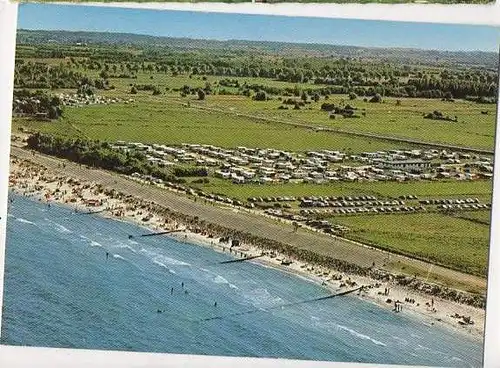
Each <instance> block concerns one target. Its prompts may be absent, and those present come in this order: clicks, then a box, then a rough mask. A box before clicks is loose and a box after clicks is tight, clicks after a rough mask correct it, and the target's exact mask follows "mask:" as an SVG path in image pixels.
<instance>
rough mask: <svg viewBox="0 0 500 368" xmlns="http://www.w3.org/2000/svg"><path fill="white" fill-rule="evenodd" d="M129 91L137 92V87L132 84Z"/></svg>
mask: <svg viewBox="0 0 500 368" xmlns="http://www.w3.org/2000/svg"><path fill="white" fill-rule="evenodd" d="M130 93H131V94H133V95H135V94H137V88H135V86H132V88H131V89H130Z"/></svg>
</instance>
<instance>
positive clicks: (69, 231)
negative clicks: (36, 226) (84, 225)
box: [53, 222, 72, 234]
mask: <svg viewBox="0 0 500 368" xmlns="http://www.w3.org/2000/svg"><path fill="white" fill-rule="evenodd" d="M53 224H54V225H55V227H56V230H57V231H59V232H61V233H65V234H69V233H71V232H72V231H71V230H70V229H68V228H67V227H64V226H63V225H61V224H58V223H57V222H53Z"/></svg>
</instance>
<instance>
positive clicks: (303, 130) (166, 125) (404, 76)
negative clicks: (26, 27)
mask: <svg viewBox="0 0 500 368" xmlns="http://www.w3.org/2000/svg"><path fill="white" fill-rule="evenodd" d="M93 37H95V35H94V36H93ZM51 47H53V46H46V49H45V51H46V52H45V54H46V55H44V57H43V58H36V57H34V56H33V54H34V50H40V49H42V50H44V46H43V45H42V46H40V44H36V45H29V44H23V45H20V46H19V47H18V55H17V60H18V62H17V66H16V86H15V87H16V90H21V89H29V90H31V91H35V90H42V91H44V93H47V94H50V95H53V96H63V95H73V94H75V93H76V92H77V90H78V91H79V93H83V94H81V95H80V97H79V98H81V101H84V102H82V103H80V102H76V103H74V104H73V103H71V104H68V105H65V106H62V115H61V116H60V117H59V118H58V119H53V120H47V119H42V120H40V119H35V118H34V117H33V116H28V117H26V116H25V115H26V114H25V115H22V114H19V115H18V116H15V117H14V119H13V132H14V133H19V132H20V131H23V132H41V133H46V134H50V135H53V136H58V137H63V138H64V139H73V138H80V139H83V140H89V141H90V140H99V141H106V142H108V143H109V144H111V145H113V144H115V143H116V142H117V141H123V142H125V143H122V147H121V149H123V148H124V147H125V150H124V151H123V152H127V150H128V151H130V150H132V148H130V147H132V146H133V145H132V146H130V145H129V144H130V143H131V142H136V143H142V144H144V145H148V148H147V149H148V151H147V152H151V151H154V149H153V148H152V147H153V145H166V146H169V147H168V148H170V149H173V150H176V149H178V150H180V149H181V148H182V147H184V148H185V149H186V146H185V144H191V145H198V146H199V145H207V146H212V145H213V146H217V147H216V148H213V152H215V151H217V152H222V151H224V150H233V151H234V150H236V149H237V148H238V147H240V148H241V147H242V146H243V148H245V149H246V148H248V149H250V150H251V149H254V150H255V149H267V150H271V151H273V152H274V153H276V151H279V150H283V151H287V152H289V153H290V155H292V154H293V155H294V159H293V160H295V161H294V164H296V165H297V167H298V166H300V165H302V166H304V167H307V165H308V164H306V161H308V160H309V161H310V162H313V161H314V160H312V159H308V158H307V157H309V156H308V155H309V154H311V151H322V152H323V151H327V150H330V151H338V152H340V153H339V155H341V156H342V162H341V164H335V165H334V164H331V163H328V165H325V166H324V167H323V168H321V170H318V172H314V173H315V174H318V175H319V174H321V175H323V173H324V172H327V171H328V170H330V171H336V170H337V171H340V170H350V169H345V168H342V166H345V165H354V166H353V167H354V169H353V170H358V169H359V168H360V167H361V166H363V165H361V164H360V161H359V162H357V161H356V157H357V155H359V154H362V153H367V152H368V153H369V154H375V153H377V152H378V153H377V154H378V155H380V156H381V157H382V156H383V157H386V156H387V155H389V154H388V153H387V152H389V151H395V152H396V151H398V152H399V151H401V152H411V150H413V151H418V155H419V156H418V157H421V156H422V157H423V156H424V153H425V151H424V150H431V149H435V151H436V152H435V155H436V156H435V158H433V159H432V160H431V159H429V161H428V163H429V164H428V165H427V164H426V165H427V166H426V167H428V168H427V169H426V170H427V171H428V172H427V173H428V175H431V176H432V179H425V180H422V178H421V177H419V178H415V176H418V175H417V174H416V173H415V172H412V170H411V169H407V170H406V171H405V170H403V171H404V172H403V173H402V174H398V175H400V176H401V175H402V176H403V177H404V178H403V179H401V180H400V179H395V177H393V176H391V175H396V174H395V173H389V171H390V170H389V169H388V168H387V167H384V168H383V169H378V170H379V171H380V170H382V171H384V170H385V174H387V175H389V176H388V179H387V180H386V179H384V180H382V179H381V180H378V179H374V178H375V175H374V174H373V175H372V173H370V174H369V175H368V174H366V175H368V176H366V175H365V174H359V177H358V176H357V177H356V178H355V179H352V180H347V179H345V178H344V177H343V176H342V175H343V174H342V175H341V174H340V173H338V175H337V174H335V175H337V177H336V179H337V181H335V182H334V181H326V180H324V177H326V176H321V179H318V180H316V181H314V180H312V179H311V180H302V179H300V180H296V181H293V180H292V181H290V180H288V179H286V180H282V181H279V180H277V179H276V180H275V178H271V177H269V178H267V177H266V178H265V179H266V180H267V179H269V182H270V183H269V184H263V183H262V182H257V181H253V182H250V181H245V180H242V181H241V183H240V184H235V182H234V180H233V181H231V180H227V179H222V178H221V177H218V176H217V175H216V173H217V171H219V170H216V169H215V168H214V169H212V168H210V169H208V170H207V171H206V172H207V174H206V176H203V177H199V176H195V175H193V176H191V177H179V178H177V179H179V182H181V181H182V182H183V185H184V186H185V187H186V188H185V189H186V192H188V193H190V190H195V191H198V194H199V195H201V194H200V193H203V196H205V197H206V198H211V197H208V195H211V196H214V195H217V196H224V197H227V198H228V199H230V200H237V201H239V202H241V203H242V205H248V204H249V203H248V202H249V198H251V197H266V198H267V197H274V198H276V197H283V196H290V197H297V198H298V197H311V196H313V197H314V196H318V197H321V196H330V197H331V196H358V197H359V196H375V197H377V199H380V200H381V201H385V200H392V199H394V198H398V197H401V196H409V195H411V196H416V197H418V199H461V198H474V199H477V200H478V201H480V202H481V203H484V204H489V203H491V193H492V182H491V172H490V171H491V170H490V169H488V168H489V167H490V165H491V164H492V163H491V161H492V155H491V154H490V153H488V152H492V150H493V144H494V131H495V110H496V103H495V98H494V95H495V93H496V88H497V87H496V84H495V83H496V82H495V81H496V79H497V75H496V73H495V72H492V71H491V68H487V67H484V65H483V64H482V63H480V64H478V65H474V66H464V65H462V64H459V63H457V65H455V64H454V63H453V62H443V64H435V63H431V62H430V61H429V62H428V63H427V64H426V63H425V62H423V61H422V62H419V63H417V62H415V64H404V63H402V62H401V61H392V62H388V63H382V62H381V61H380V60H374V58H373V57H371V58H370V59H369V60H363V59H362V58H360V60H350V61H349V60H347V59H344V58H328V57H323V56H321V57H316V56H304V55H303V54H302V53H300V54H292V55H283V54H281V53H278V52H276V53H273V52H271V51H262V50H260V51H258V52H257V51H255V52H253V51H248V50H246V49H242V50H239V51H238V52H236V51H234V50H233V49H231V50H232V51H228V52H220V51H219V50H216V49H213V50H212V49H210V50H204V49H203V48H201V46H200V49H197V50H196V52H194V51H192V50H189V51H186V50H176V51H172V49H169V50H168V52H167V51H165V54H162V52H163V51H162V49H157V50H154V49H153V50H151V48H147V49H144V50H143V49H141V46H138V45H137V46H130V47H123V49H120V48H115V49H112V48H106V47H104V46H102V45H99V46H98V45H95V46H92V47H89V46H88V45H87V46H81V47H78V46H75V45H73V44H72V45H64V44H62V46H61V45H59V46H58V47H57V48H56V49H51ZM90 49H93V51H92V52H91V53H89V50H90ZM374 52H375V51H374ZM50 54H53V57H49V56H50ZM65 54H67V55H65ZM75 55H77V56H75ZM95 55H98V56H95ZM99 55H100V56H99ZM422 57H424V56H422ZM426 57H427V56H426ZM129 59H130V60H129ZM426 60H427V59H426ZM37 62H38V63H40V64H42V65H43V66H40V65H38V66H36V68H39V69H38V70H39V73H40V74H41V75H43V76H38V75H36V73H33V72H32V69H33V65H34V64H35V63H37ZM293 65H297V67H296V68H295V69H294V68H293V67H292V66H293ZM62 76H63V77H62ZM77 80H79V82H78V83H76V85H74V84H75V81H77ZM353 81H355V83H353ZM82 86H85V88H83V87H82ZM87 87H88V88H87ZM82 90H83V91H84V92H82ZM87 91H90V92H88V93H89V94H93V95H94V94H95V95H99V96H103V97H107V98H109V99H119V102H116V103H113V104H105V103H102V104H88V103H87V104H86V103H85V99H86V98H87V97H88V95H87ZM23 111H31V110H23ZM436 112H437V113H436ZM21 115H22V117H21ZM426 116H427V117H426ZM429 116H430V117H429ZM326 128H328V129H332V130H333V131H328V130H326ZM335 130H337V131H335ZM370 135H372V136H370ZM373 135H376V137H375V136H373ZM416 141H418V142H420V143H421V144H419V143H418V142H416ZM424 143H425V144H424ZM183 144H184V146H182V145H183ZM439 144H449V145H453V146H456V148H454V149H453V151H450V150H447V151H446V152H443V147H442V146H439ZM127 147H128V148H127ZM133 147H135V146H133ZM53 148H54V147H51V149H53ZM106 149H111V148H108V147H107V146H106ZM475 150H476V151H475ZM233 151H232V152H231V154H233V153H234V154H236V153H235V151H234V152H233ZM255 151H258V150H255ZM381 151H384V153H380V152H381ZM120 152H122V151H120ZM213 152H212V153H213ZM465 152H474V154H473V155H472V156H470V155H468V154H467V155H466V154H465ZM479 152H480V153H479ZM157 153H158V152H157ZM160 153H161V152H160ZM163 153H164V152H163ZM240 153H241V152H240ZM240 153H238V155H239V154H240ZM312 153H314V154H318V155H323V153H320V152H312ZM120 154H122V153H120ZM127 154H128V153H123V157H128V156H126V155H127ZM276 154H277V155H278V156H279V155H280V154H281V153H276ZM287 154H288V153H287ZM165 155H166V154H165ZM227 155H229V153H227ZM252 155H253V158H256V157H257V156H258V155H259V153H258V152H254V153H252ZM400 155H401V154H400ZM404 155H407V153H404ZM404 155H403V156H404ZM461 155H462V156H463V157H469V158H466V159H463V158H460V159H459V156H460V157H462V156H461ZM139 156H140V155H139ZM139 156H138V157H139ZM264 156H265V155H264V154H263V156H262V157H260V158H259V157H257V158H259V159H262V160H265V159H268V157H264ZM306 156H307V157H306ZM120 157H122V156H120ZM140 157H142V156H140ZM179 157H180V156H179V155H178V156H175V155H173V156H169V157H168V159H169V160H170V161H171V162H170V163H171V164H173V165H174V166H175V167H177V168H179V167H180V168H182V169H183V170H185V171H186V172H189V170H193V167H196V166H195V164H191V163H190V164H186V163H184V162H180V161H178V158H179ZM241 157H243V156H241ZM241 157H240V156H238V158H241ZM287 157H288V156H287ZM290 157H291V156H290ZM339 157H340V156H339ZM196 158H197V159H201V158H203V159H204V157H201V156H200V157H198V156H197V157H196ZM232 158H234V157H232ZM123 159H124V160H125V158H123ZM148 159H150V160H153V157H149V158H148ZM154 159H155V160H159V159H158V158H157V157H156V158H154ZM287 159H288V158H287ZM405 159H406V158H405ZM446 159H447V160H448V161H451V162H452V163H451V164H450V163H449V162H447V161H446V162H445V160H446ZM144 160H146V159H145V158H144ZM279 160H282V161H283V162H281V163H282V164H283V163H284V160H285V159H284V158H283V156H281V158H279V159H277V161H279ZM293 160H292V159H290V162H292V161H293ZM318 160H319V159H318ZM384 160H385V158H384ZM401 160H403V159H401ZM419 160H420V158H419ZM198 161H199V160H198ZM201 161H203V160H201ZM379 161H380V162H381V163H380V164H381V165H382V161H383V160H382V159H380V160H379ZM155 162H156V161H155ZM203 162H204V161H203ZM384 162H385V161H384ZM223 164H225V165H226V166H230V164H229V163H228V162H224V163H220V165H219V166H220V167H222V166H223ZM271 164H274V163H271ZM141 165H142V164H141ZM148 165H149V166H148ZM153 165H154V164H152V163H151V162H149V163H147V164H146V163H144V165H142V166H141V168H143V169H144V173H143V174H147V173H148V172H150V171H151V168H150V166H153ZM197 165H198V166H199V165H202V164H197ZM311 165H312V166H314V163H311ZM311 165H309V166H311ZM439 165H441V166H439ZM233 166H234V165H233ZM364 166H371V169H370V168H369V169H367V170H368V171H370V170H372V169H373V168H375V171H376V170H377V169H376V167H378V166H377V165H376V164H375V163H374V162H373V161H370V160H368V159H367V160H366V165H364ZM138 167H139V166H138ZM249 167H250V166H249ZM249 167H246V169H249V170H250V169H252V170H254V171H258V170H259V169H258V168H257V167H259V166H258V165H256V166H255V167H252V168H249ZM318 167H319V166H318ZM218 168H219V167H218ZM351 168H352V167H351ZM438 168H439V169H440V170H438ZM484 168H486V169H484ZM148 170H149V171H148ZM158 170H159V171H161V172H163V173H168V174H169V175H172V172H173V171H170V170H171V169H169V168H168V167H167V168H161V169H158ZM158 170H157V172H158ZM228 170H230V169H228ZM294 170H295V169H291V170H290V174H292V173H293V172H294ZM484 170H486V171H488V170H490V171H488V172H484ZM180 171H182V170H180ZM295 171H297V170H295ZM306 171H307V170H306ZM393 171H394V170H393ZM396 171H397V170H396ZM417 171H418V170H417ZM443 171H444V172H449V173H451V174H450V175H448V176H446V177H439V175H443V174H442V172H443ZM312 172H313V171H312V169H311V171H310V172H309V171H307V172H306V174H311V173H312ZM219 174H220V172H219ZM274 174H276V175H278V174H279V173H273V174H270V175H271V176H272V175H274ZM281 174H282V173H281ZM420 174H423V173H419V175H420ZM325 175H326V174H325ZM335 175H333V176H335ZM363 175H365V176H363ZM411 175H413V176H411ZM411 177H412V178H414V180H413V179H411V180H410V178H411ZM458 177H460V179H458ZM367 178H368V179H367ZM261 179H262V178H261ZM271 182H272V183H271ZM277 202H278V201H277V200H276V201H275V200H271V201H270V203H271V204H272V203H275V204H276V203H277ZM227 203H230V202H227ZM231 203H233V202H231ZM418 205H419V203H417V200H416V199H412V200H410V201H409V204H408V203H407V204H406V205H405V206H411V207H416V206H418ZM367 206H368V205H367ZM383 206H385V205H383ZM445 206H446V204H445ZM275 207H276V208H281V209H283V212H284V213H285V214H288V215H290V216H292V215H294V216H295V215H298V214H299V212H300V208H299V207H298V200H297V201H295V202H294V203H291V204H290V206H289V208H288V209H285V207H281V206H278V205H276V206H275ZM252 208H253V207H252ZM263 208H264V207H262V208H259V207H258V206H257V208H255V210H256V211H260V210H263ZM457 208H458V207H457ZM457 208H454V209H453V210H450V211H448V212H446V211H445V210H439V211H438V210H435V208H434V207H432V208H430V210H429V211H428V212H418V213H416V212H412V213H404V214H403V213H392V212H391V213H384V214H371V213H370V214H365V213H356V214H349V215H338V216H337V215H330V216H326V215H324V214H321V213H319V212H318V213H317V214H316V215H317V216H316V215H308V216H310V218H308V220H311V219H315V218H316V217H318V218H319V217H321V218H322V219H325V218H327V219H328V221H331V222H332V223H334V224H338V225H342V226H345V227H346V228H348V229H349V231H348V232H347V233H345V234H342V236H345V237H346V238H349V239H352V240H356V241H358V242H361V243H365V244H368V245H371V246H374V247H379V248H381V249H384V250H388V251H392V252H397V253H400V254H404V255H407V256H410V257H411V256H413V257H417V258H419V259H423V260H426V261H429V262H433V263H437V264H440V265H444V266H446V267H450V268H453V269H458V270H462V271H464V272H467V273H471V274H475V275H481V276H485V274H486V267H487V250H488V238H489V226H488V223H489V213H490V211H489V210H488V209H486V208H487V207H484V208H483V207H481V208H479V209H477V210H474V211H471V210H469V208H468V207H464V208H461V207H460V210H458V209H457ZM391 211H392V210H391ZM405 211H406V210H405ZM412 211H413V210H412ZM315 216H316V217H315ZM325 216H326V217H325ZM304 221H305V220H304ZM304 223H305V222H304ZM402 271H403V272H408V273H410V274H411V273H412V272H411V270H409V269H407V270H406V271H405V270H402ZM419 272H420V271H419Z"/></svg>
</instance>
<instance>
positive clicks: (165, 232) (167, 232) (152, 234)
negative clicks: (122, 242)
mask: <svg viewBox="0 0 500 368" xmlns="http://www.w3.org/2000/svg"><path fill="white" fill-rule="evenodd" d="M179 231H182V230H167V231H160V232H158V233H147V234H141V235H137V237H146V236H157V235H165V234H171V233H176V232H179ZM135 237H136V236H135V235H129V236H128V238H129V239H132V238H135Z"/></svg>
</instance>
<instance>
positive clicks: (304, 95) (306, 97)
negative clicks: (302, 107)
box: [300, 91, 309, 102]
mask: <svg viewBox="0 0 500 368" xmlns="http://www.w3.org/2000/svg"><path fill="white" fill-rule="evenodd" d="M300 98H301V99H302V101H304V102H306V101H307V99H308V98H309V96H308V95H307V93H306V91H303V92H302V94H301V95H300Z"/></svg>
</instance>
